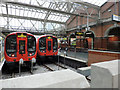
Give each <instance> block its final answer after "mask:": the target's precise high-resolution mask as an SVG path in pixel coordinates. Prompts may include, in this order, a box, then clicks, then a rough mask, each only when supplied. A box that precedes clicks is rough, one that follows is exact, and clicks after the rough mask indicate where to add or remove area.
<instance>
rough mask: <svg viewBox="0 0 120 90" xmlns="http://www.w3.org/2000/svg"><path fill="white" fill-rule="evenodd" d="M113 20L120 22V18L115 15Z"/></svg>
mask: <svg viewBox="0 0 120 90" xmlns="http://www.w3.org/2000/svg"><path fill="white" fill-rule="evenodd" d="M112 20H113V21H119V22H120V16H118V15H115V14H113V15H112Z"/></svg>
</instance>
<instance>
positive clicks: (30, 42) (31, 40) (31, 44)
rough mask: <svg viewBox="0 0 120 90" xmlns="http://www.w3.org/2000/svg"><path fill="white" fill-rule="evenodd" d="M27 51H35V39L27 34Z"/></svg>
mask: <svg viewBox="0 0 120 90" xmlns="http://www.w3.org/2000/svg"><path fill="white" fill-rule="evenodd" d="M27 47H28V52H35V51H36V40H35V37H33V36H28V44H27Z"/></svg>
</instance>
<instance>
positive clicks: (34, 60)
mask: <svg viewBox="0 0 120 90" xmlns="http://www.w3.org/2000/svg"><path fill="white" fill-rule="evenodd" d="M34 63H36V59H35V58H32V60H31V73H33V64H34Z"/></svg>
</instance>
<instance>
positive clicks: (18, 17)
mask: <svg viewBox="0 0 120 90" xmlns="http://www.w3.org/2000/svg"><path fill="white" fill-rule="evenodd" d="M8 16H9V18H17V19H25V20H34V21H41V22H44V19H39V18H33V17H26V16H17V15H10V14H8V15H7V14H2V17H8ZM46 22H52V23H58V24H65V23H64V22H59V21H54V20H46Z"/></svg>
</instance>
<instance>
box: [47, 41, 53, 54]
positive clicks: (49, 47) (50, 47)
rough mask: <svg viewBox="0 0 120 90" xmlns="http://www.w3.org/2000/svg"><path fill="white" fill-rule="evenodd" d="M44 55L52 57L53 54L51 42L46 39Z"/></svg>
mask: <svg viewBox="0 0 120 90" xmlns="http://www.w3.org/2000/svg"><path fill="white" fill-rule="evenodd" d="M46 47H47V48H46V55H52V52H53V40H52V39H46Z"/></svg>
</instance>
